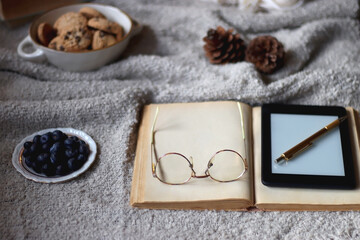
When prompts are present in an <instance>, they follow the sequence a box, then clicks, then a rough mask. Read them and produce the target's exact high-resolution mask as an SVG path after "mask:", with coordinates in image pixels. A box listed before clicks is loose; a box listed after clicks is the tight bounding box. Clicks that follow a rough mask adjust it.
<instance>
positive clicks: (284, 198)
mask: <svg viewBox="0 0 360 240" xmlns="http://www.w3.org/2000/svg"><path fill="white" fill-rule="evenodd" d="M240 106H241V110H242V111H241V112H242V118H243V121H242V120H241V116H240V114H239V111H238V102H236V101H222V102H201V103H175V104H151V105H147V106H145V108H144V110H143V118H142V121H141V124H140V127H139V134H138V142H137V150H136V157H135V162H134V173H133V181H132V189H131V196H130V203H131V205H132V206H134V207H143V208H162V209H164V208H165V209H225V210H246V209H253V208H254V207H256V208H259V209H262V210H348V209H358V208H360V188H357V189H355V190H320V191H319V190H318V189H317V190H313V189H294V188H275V187H267V186H264V185H263V184H262V183H261V107H254V108H252V107H251V106H249V105H247V104H244V103H240ZM157 108H158V109H159V112H158V116H157V122H156V127H155V129H154V131H155V138H156V148H157V152H158V156H159V157H160V156H162V155H164V154H166V153H168V152H178V153H181V154H183V155H184V156H186V157H188V158H189V157H190V156H191V157H192V159H193V168H194V170H195V171H196V172H197V173H199V175H201V174H203V173H204V171H205V170H206V166H207V164H208V161H209V159H210V158H211V156H212V155H213V154H214V153H215V152H216V151H218V150H221V149H233V150H235V151H237V152H238V153H240V154H241V155H242V156H243V157H244V158H246V161H247V163H248V171H247V172H246V173H245V174H244V175H243V176H242V177H241V178H240V179H239V180H237V181H234V182H228V183H221V182H217V181H214V180H212V179H211V178H192V179H190V181H189V182H187V183H186V184H183V185H168V184H164V183H162V182H160V181H159V180H158V179H157V178H154V177H153V175H152V171H151V154H152V152H151V136H152V126H153V123H154V119H155V113H156V109H157ZM347 110H348V115H349V121H350V122H349V123H350V124H349V125H350V126H352V127H350V129H352V130H351V134H350V135H351V138H352V139H351V140H352V143H353V146H352V147H353V155H354V159H356V165H358V162H359V140H358V137H359V136H358V134H357V131H356V129H357V128H356V127H355V125H356V124H355V121H356V119H355V114H354V111H353V109H351V108H347ZM241 123H243V127H244V128H242V124H241ZM243 129H244V132H242V131H243ZM243 135H244V136H245V141H244V139H243V138H242V136H243ZM358 171H359V170H358V168H356V172H358ZM359 174H360V173H358V175H359ZM357 186H358V184H357ZM330 196H331V197H330Z"/></svg>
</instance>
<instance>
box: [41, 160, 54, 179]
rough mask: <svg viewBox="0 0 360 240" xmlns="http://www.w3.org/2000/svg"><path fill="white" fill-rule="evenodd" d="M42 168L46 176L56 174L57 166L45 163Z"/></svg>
mask: <svg viewBox="0 0 360 240" xmlns="http://www.w3.org/2000/svg"><path fill="white" fill-rule="evenodd" d="M41 170H42V172H43V173H44V174H45V175H46V176H54V175H55V167H54V166H52V165H51V164H48V163H45V164H44V165H43V166H42V168H41Z"/></svg>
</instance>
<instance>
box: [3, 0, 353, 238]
mask: <svg viewBox="0 0 360 240" xmlns="http://www.w3.org/2000/svg"><path fill="white" fill-rule="evenodd" d="M96 2H103V3H106V4H110V5H114V6H117V7H119V8H121V9H123V10H125V11H126V12H128V13H129V14H130V15H131V16H132V17H133V18H135V19H137V20H138V21H139V22H141V23H143V25H144V28H143V31H142V32H141V33H140V34H139V35H138V36H136V37H135V38H133V39H132V40H131V43H130V45H129V46H128V48H127V50H126V51H125V53H124V55H123V57H122V58H121V59H120V60H119V61H117V62H115V63H112V64H110V65H107V66H105V67H102V68H101V69H99V70H96V71H93V72H87V73H72V72H65V71H63V70H60V69H58V68H56V67H54V66H52V65H49V64H46V63H44V64H38V63H31V62H27V61H25V60H23V59H21V58H20V57H19V56H18V55H17V53H16V47H17V44H18V43H19V42H20V41H21V40H22V39H23V38H24V37H25V36H26V34H27V29H28V27H29V25H26V26H24V27H20V28H17V29H8V28H6V27H5V25H4V24H1V26H0V212H1V214H0V236H1V238H2V239H360V213H359V212H356V211H348V212H261V211H259V212H226V211H189V210H186V211H181V210H179V211H173V210H140V209H134V208H132V207H131V206H130V205H129V196H130V186H131V179H132V171H133V160H134V153H135V148H136V139H137V130H138V125H139V120H140V116H141V110H142V107H143V106H144V105H145V104H148V103H153V102H192V101H209V100H228V99H236V100H240V101H243V102H247V103H250V104H252V105H257V104H262V103H268V102H282V103H298V104H317V105H342V106H352V107H354V108H356V109H358V110H359V109H360V89H359V83H360V65H359V63H360V41H359V37H360V24H359V21H358V15H357V14H358V10H359V4H358V1H357V0H347V1H343V0H331V1H330V0H313V1H307V2H305V4H304V5H302V6H301V7H300V8H298V9H295V10H291V11H288V12H272V13H248V12H242V11H240V10H239V9H237V8H235V7H229V6H220V5H218V4H216V3H212V2H204V1H200V0H198V1H192V0H182V1H176V0H171V1H169V0H154V1H145V0H136V1H135V0H134V1H126V0H108V1H105V0H104V1H96ZM218 25H221V26H223V27H225V28H230V27H232V28H234V29H235V30H236V31H237V32H240V33H241V34H243V36H244V37H246V39H252V38H254V37H255V36H257V35H264V34H270V35H272V36H275V37H276V38H278V39H279V40H280V41H281V42H282V43H283V44H284V47H285V49H286V52H287V55H286V62H285V66H284V67H283V68H282V69H281V70H279V71H278V72H276V73H275V74H272V75H268V76H266V75H262V74H260V73H259V72H257V71H256V70H255V68H254V66H253V65H252V64H250V63H247V62H239V63H236V64H227V65H220V66H218V65H211V64H209V62H208V60H207V59H206V58H205V56H204V52H203V49H202V46H203V44H204V43H203V41H202V38H203V37H204V36H205V35H206V32H207V30H208V29H209V28H214V27H216V26H218ZM53 127H72V128H76V129H79V130H82V131H85V132H86V133H88V134H89V135H90V136H92V137H93V139H94V140H95V141H96V143H97V146H98V150H99V151H98V155H97V158H96V161H95V163H94V165H92V167H91V168H90V169H89V170H88V171H87V172H85V173H84V174H83V175H81V176H80V177H78V178H76V179H74V180H71V181H69V182H66V183H60V184H41V183H35V182H32V181H30V180H27V179H25V178H24V177H23V176H22V175H21V174H19V173H18V172H17V171H16V170H15V168H14V167H13V166H12V163H11V155H12V152H13V150H14V147H15V146H16V145H17V144H18V143H19V142H20V141H21V140H22V139H23V138H24V137H25V136H27V135H30V134H32V133H34V132H36V131H39V130H41V129H45V128H53Z"/></svg>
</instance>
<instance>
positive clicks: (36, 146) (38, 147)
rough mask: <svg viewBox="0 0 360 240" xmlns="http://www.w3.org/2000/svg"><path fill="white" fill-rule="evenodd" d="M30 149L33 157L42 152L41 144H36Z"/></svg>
mask: <svg viewBox="0 0 360 240" xmlns="http://www.w3.org/2000/svg"><path fill="white" fill-rule="evenodd" d="M29 149H30V153H31V154H32V155H35V154H37V153H38V152H39V151H40V144H39V143H35V142H34V143H33V145H31V147H30V148H29Z"/></svg>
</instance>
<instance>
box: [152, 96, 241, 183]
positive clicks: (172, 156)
mask: <svg viewBox="0 0 360 240" xmlns="http://www.w3.org/2000/svg"><path fill="white" fill-rule="evenodd" d="M237 108H238V110H239V114H240V122H241V129H242V138H243V141H244V146H245V155H246V145H245V130H244V121H243V114H242V108H241V105H240V103H237ZM158 114H159V107H157V108H156V112H155V117H154V122H153V125H152V128H151V171H152V175H153V177H154V178H157V179H158V180H159V181H161V182H163V183H166V184H169V185H181V184H184V183H187V182H188V181H189V180H190V179H191V178H207V177H210V178H211V179H213V180H215V181H217V182H222V183H225V182H233V181H236V180H238V179H240V178H241V177H242V176H243V175H244V174H245V173H246V172H247V170H248V164H247V161H246V157H245V158H243V157H242V156H241V154H240V153H238V152H237V151H235V150H232V149H222V150H219V151H217V152H215V154H213V155H212V156H211V158H210V160H209V162H208V164H207V168H206V170H205V173H204V175H197V174H196V172H195V170H194V164H193V158H192V157H191V156H190V157H189V158H187V157H185V156H184V155H183V154H181V153H177V152H168V153H165V154H164V155H163V156H161V157H160V158H158V155H157V151H156V147H155V133H156V131H155V125H156V121H157V118H158ZM154 157H155V160H154Z"/></svg>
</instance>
